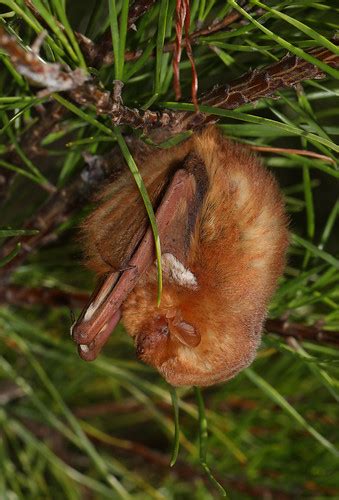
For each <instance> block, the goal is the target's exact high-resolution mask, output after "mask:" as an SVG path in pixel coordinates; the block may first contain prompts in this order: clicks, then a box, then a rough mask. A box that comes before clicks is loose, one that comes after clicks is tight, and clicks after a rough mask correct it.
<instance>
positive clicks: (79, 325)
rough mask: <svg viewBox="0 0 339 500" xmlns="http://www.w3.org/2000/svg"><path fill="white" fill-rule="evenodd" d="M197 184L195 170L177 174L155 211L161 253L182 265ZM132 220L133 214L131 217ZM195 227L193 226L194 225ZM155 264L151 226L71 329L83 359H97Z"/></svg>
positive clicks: (101, 284)
mask: <svg viewBox="0 0 339 500" xmlns="http://www.w3.org/2000/svg"><path fill="white" fill-rule="evenodd" d="M196 196H197V183H196V178H195V175H194V173H193V172H192V170H190V169H188V170H186V169H179V170H177V171H176V173H175V174H174V176H173V178H172V180H171V181H170V183H169V185H168V188H167V190H166V192H165V194H164V196H163V198H162V201H161V203H160V204H159V207H158V209H157V211H156V221H157V226H158V232H159V236H160V241H161V249H162V253H173V254H174V255H175V256H176V258H177V259H179V260H181V261H182V262H183V261H184V259H185V254H186V252H187V249H188V246H189V238H190V233H191V230H192V224H193V222H192V220H193V219H194V217H193V216H192V207H196V202H195V200H196ZM131 217H133V214H131ZM193 226H194V224H193ZM154 261H155V246H154V237H153V233H152V230H151V228H150V227H149V228H148V229H147V231H146V233H145V234H144V236H143V237H142V238H141V240H140V241H139V242H137V243H136V245H135V250H134V252H133V255H132V257H131V259H130V261H129V263H128V265H127V266H126V268H125V269H124V270H122V271H121V272H114V273H110V274H108V275H106V277H105V278H104V279H103V280H101V282H100V284H99V285H98V287H97V289H96V290H95V291H94V293H93V294H92V296H91V298H90V300H89V302H88V304H87V306H86V307H85V308H84V310H83V311H82V313H81V315H80V316H79V319H78V320H77V321H76V322H75V323H74V325H73V326H72V329H71V335H72V338H73V340H74V341H75V342H76V343H77V344H78V351H79V354H80V356H81V358H82V359H84V360H86V361H92V360H94V359H95V358H96V357H97V356H98V354H99V352H100V350H101V348H102V347H103V345H104V344H105V343H106V341H107V339H108V338H109V336H110V334H111V333H112V331H113V329H114V328H115V326H116V325H117V324H118V322H119V320H120V317H121V305H122V303H123V302H124V300H125V299H126V298H127V296H128V295H129V293H130V292H131V291H132V290H133V288H134V287H135V285H136V283H137V282H138V280H139V279H140V277H141V276H142V275H143V274H144V273H145V272H146V271H147V269H149V267H150V266H151V265H152V264H153V263H154Z"/></svg>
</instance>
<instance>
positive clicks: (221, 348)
mask: <svg viewBox="0 0 339 500" xmlns="http://www.w3.org/2000/svg"><path fill="white" fill-rule="evenodd" d="M189 152H194V153H195V154H196V155H197V156H198V157H199V158H200V159H201V160H202V161H203V163H204V165H205V168H206V171H207V175H208V180H209V188H208V191H207V194H206V196H205V199H204V201H203V205H202V208H201V210H200V212H199V214H198V218H197V220H196V224H195V228H194V231H193V233H192V235H191V242H190V247H189V253H188V256H187V259H186V261H185V263H184V266H185V268H187V269H188V270H189V271H190V272H191V273H193V275H194V277H195V279H196V282H197V284H196V286H192V287H189V288H188V287H185V286H182V285H181V284H179V283H177V282H175V281H173V280H170V279H169V277H168V274H166V273H165V274H164V288H163V294H162V300H161V304H160V307H157V305H156V297H157V284H156V267H155V264H154V266H153V267H152V268H151V269H150V270H149V271H148V272H147V273H146V274H145V275H144V276H142V278H141V279H140V281H139V282H138V284H137V286H136V287H135V288H134V290H133V292H132V293H131V294H130V295H129V296H128V297H127V298H126V300H125V302H124V304H123V323H124V325H125V328H126V330H127V332H128V333H129V334H130V335H131V336H132V337H133V338H134V339H135V342H136V346H137V352H138V355H139V357H140V358H141V359H143V360H144V361H145V362H147V363H149V364H151V365H153V366H154V367H156V368H157V369H158V370H159V372H160V373H161V374H162V375H163V376H164V377H165V379H166V380H167V381H168V382H169V383H171V384H173V385H175V386H180V385H198V386H208V385H211V384H214V383H217V382H221V381H224V380H227V379H229V378H231V377H233V376H234V375H235V374H236V373H238V372H239V370H241V369H242V368H244V367H246V366H248V365H249V363H250V362H251V361H252V360H253V358H254V356H255V353H256V349H257V347H258V344H259V342H260V334H261V330H262V325H263V321H264V319H265V315H266V309H267V305H268V302H269V300H270V298H271V296H272V294H273V292H274V289H275V287H276V283H277V279H278V277H279V276H280V275H281V273H282V272H283V268H284V263H285V253H286V248H287V245H288V230H287V217H286V215H285V210H284V205H283V201H282V196H281V194H280V192H279V189H278V186H277V183H276V181H275V179H274V178H273V176H272V175H271V174H270V173H269V172H268V171H267V170H266V169H265V168H263V167H262V166H261V164H260V162H259V160H258V159H257V158H256V157H255V156H253V154H251V153H250V152H249V150H248V149H247V148H246V147H244V146H241V145H237V144H235V143H233V142H231V141H229V140H227V139H225V138H223V137H222V136H221V135H219V133H218V132H217V131H216V129H215V128H213V127H211V128H208V129H206V130H205V131H203V132H202V133H200V134H196V135H194V136H192V138H191V139H189V140H188V141H186V142H185V143H184V144H181V145H179V146H177V147H175V148H171V149H170V150H166V151H159V152H157V153H152V154H150V155H148V156H147V157H146V158H143V160H142V161H143V165H139V166H140V167H141V170H142V174H143V178H144V180H145V183H146V187H147V188H148V189H149V192H150V195H151V198H152V201H153V202H154V203H155V204H157V203H158V200H159V197H160V196H161V192H162V190H163V188H164V185H165V183H166V181H167V179H168V177H169V176H170V175H172V172H173V171H174V170H175V169H176V168H178V165H180V164H181V163H182V162H183V160H184V158H185V157H186V156H187V154H188V153H189ZM139 163H140V162H139ZM101 200H102V201H101V205H100V206H99V208H98V209H97V210H96V211H95V212H94V213H93V214H92V215H91V216H90V217H89V218H88V219H87V221H86V223H85V226H84V235H85V242H86V249H87V255H88V261H89V265H90V266H91V267H92V268H94V269H95V270H96V271H97V272H98V273H99V274H100V273H104V272H107V271H109V270H111V268H113V269H119V268H123V267H124V265H126V264H127V263H128V261H129V259H130V255H131V252H132V250H133V241H132V240H133V235H134V234H137V233H138V230H139V234H140V229H139V228H140V227H141V228H142V229H141V231H144V230H145V228H146V225H147V218H146V216H145V211H144V208H143V205H142V201H140V198H139V194H138V192H137V189H136V187H135V186H134V184H133V181H132V180H129V177H128V176H125V177H124V178H123V179H122V180H121V181H119V182H117V183H115V184H114V185H112V186H108V187H107V188H106V190H105V192H104V193H103V195H102V196H101ZM131 241H132V243H131V244H129V243H130V242H131ZM126 248H127V251H126ZM192 332H193V337H192V338H193V341H192V343H191V342H190V340H189V341H188V342H186V341H185V339H186V337H187V335H186V334H187V333H192ZM181 333H183V336H181ZM195 339H196V340H195ZM196 343H198V345H195V344H196Z"/></svg>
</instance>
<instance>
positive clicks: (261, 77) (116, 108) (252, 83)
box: [0, 29, 339, 135]
mask: <svg viewBox="0 0 339 500" xmlns="http://www.w3.org/2000/svg"><path fill="white" fill-rule="evenodd" d="M0 46H1V47H2V48H4V49H5V50H6V51H7V53H8V54H9V56H10V58H11V60H12V63H13V64H14V66H15V67H16V69H17V71H18V72H19V73H21V74H23V75H25V76H28V77H29V78H30V80H31V81H32V82H33V83H35V84H37V85H42V86H44V87H45V92H54V91H55V90H68V95H69V97H70V98H71V99H72V100H73V101H75V102H76V103H77V104H79V105H81V106H84V107H88V106H95V109H96V112H97V114H98V115H106V116H109V117H110V119H111V122H112V125H114V126H115V125H129V126H131V127H133V128H141V129H143V130H144V132H145V133H150V132H151V131H152V130H153V129H159V128H160V129H165V132H166V133H167V134H169V135H170V134H174V133H178V132H182V131H185V130H189V129H194V128H199V127H201V126H202V125H204V124H206V123H210V122H216V121H217V118H216V117H215V116H211V115H208V114H204V113H197V114H193V113H192V112H174V111H169V110H164V111H150V110H147V111H143V110H140V109H136V108H129V107H127V106H124V105H123V104H122V103H121V102H120V101H119V102H117V100H116V99H114V96H113V94H112V92H110V91H107V90H104V89H101V88H100V87H99V86H98V85H97V84H96V83H95V82H94V81H93V80H87V81H85V80H86V78H87V77H86V76H85V75H84V74H83V73H82V72H81V71H80V70H75V71H68V72H66V71H64V70H63V69H62V68H61V67H60V65H57V64H54V63H47V62H44V61H43V60H42V59H41V58H39V57H38V56H37V55H36V54H34V53H32V52H27V51H26V50H24V49H23V48H22V47H21V46H20V45H19V44H18V42H17V41H16V39H15V38H14V37H12V36H9V35H7V34H6V33H5V32H4V30H1V29H0ZM309 54H310V55H311V56H313V57H314V58H317V59H318V60H319V61H321V62H323V63H325V64H327V65H328V66H330V67H332V68H338V67H339V55H336V54H333V53H332V52H330V51H329V50H328V49H325V48H315V49H312V50H310V51H309ZM325 77H326V74H325V73H324V72H323V71H322V70H321V69H319V67H317V66H315V65H313V64H311V63H309V62H307V61H305V60H304V59H301V58H299V57H297V56H294V55H292V56H291V55H286V56H285V57H283V59H281V61H278V62H276V63H274V64H272V65H270V66H267V67H266V68H264V69H255V70H253V71H250V72H248V73H246V74H245V75H244V76H242V77H240V78H238V79H237V80H235V81H233V82H231V83H230V84H227V85H217V86H214V87H213V88H212V89H211V90H210V91H208V92H206V93H204V94H203V95H202V96H200V98H199V100H198V102H199V105H203V106H209V107H217V108H221V109H236V108H238V107H239V106H241V105H243V104H248V103H254V102H257V101H258V100H259V99H262V98H268V97H273V96H274V95H275V93H276V92H277V91H279V90H282V89H284V88H291V87H296V86H297V85H299V84H300V83H301V82H303V81H305V80H310V79H317V80H320V79H323V78H325ZM82 82H83V83H82Z"/></svg>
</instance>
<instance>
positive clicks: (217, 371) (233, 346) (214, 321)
mask: <svg viewBox="0 0 339 500" xmlns="http://www.w3.org/2000/svg"><path fill="white" fill-rule="evenodd" d="M162 262H163V271H164V274H163V278H164V287H163V293H162V299H161V304H160V306H159V307H158V306H157V282H156V268H155V266H154V267H153V268H152V269H151V270H150V271H149V272H148V273H147V274H146V275H145V276H144V277H143V278H142V279H141V280H140V281H139V283H138V284H137V286H136V287H135V288H134V290H133V291H132V292H131V293H130V295H129V296H128V298H127V299H126V301H125V302H124V304H123V306H122V313H123V315H122V320H123V323H124V326H125V328H126V331H127V332H128V333H129V335H131V337H133V339H134V342H135V346H136V352H137V356H138V358H139V359H140V360H141V361H143V362H145V363H147V364H149V365H151V366H153V367H154V368H156V369H157V370H158V371H159V372H160V373H161V375H162V376H163V377H164V378H165V379H166V380H167V382H169V383H170V384H172V385H174V386H182V385H199V386H208V385H212V384H214V383H216V382H220V381H224V380H227V379H229V378H231V377H233V376H234V375H235V374H236V373H238V372H239V371H240V370H241V369H242V368H244V366H247V365H248V364H249V363H250V362H251V361H252V359H253V357H254V355H255V352H256V348H257V346H258V336H257V335H251V331H250V330H251V328H252V327H253V325H254V324H256V322H255V321H253V318H251V321H249V325H242V324H239V322H238V321H237V320H234V319H232V318H230V316H229V315H227V314H226V315H224V314H221V311H222V310H226V311H227V306H226V305H225V304H223V303H221V302H220V303H219V301H218V299H216V293H215V290H214V291H213V290H211V289H210V288H209V287H207V286H206V282H204V280H203V278H202V276H200V278H201V279H199V277H198V278H197V277H196V275H195V274H193V272H191V271H190V270H189V269H185V268H184V266H183V265H182V264H181V263H180V262H179V261H178V260H177V259H175V257H174V256H173V255H171V254H165V255H163V256H162ZM226 317H227V319H225V318H226ZM260 326H261V325H260ZM259 328H260V327H259ZM223 331H224V332H225V335H223V336H221V335H220V332H223Z"/></svg>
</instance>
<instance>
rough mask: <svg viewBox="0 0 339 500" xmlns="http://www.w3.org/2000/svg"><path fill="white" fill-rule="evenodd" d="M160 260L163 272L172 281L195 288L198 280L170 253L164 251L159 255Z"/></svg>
mask: <svg viewBox="0 0 339 500" xmlns="http://www.w3.org/2000/svg"><path fill="white" fill-rule="evenodd" d="M161 262H162V266H163V270H164V272H165V273H166V274H167V275H168V276H169V278H170V279H171V280H172V281H175V282H176V283H177V284H178V285H181V286H183V287H185V288H192V289H195V288H197V286H198V282H197V279H196V277H195V276H194V274H193V273H192V272H191V271H190V270H189V269H186V267H185V266H184V265H183V264H182V263H181V262H180V261H179V260H178V259H177V258H176V257H175V256H174V255H172V254H171V253H164V254H163V255H162V256H161Z"/></svg>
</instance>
